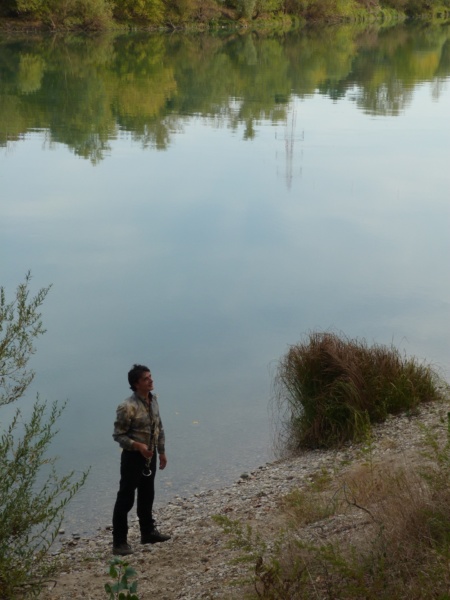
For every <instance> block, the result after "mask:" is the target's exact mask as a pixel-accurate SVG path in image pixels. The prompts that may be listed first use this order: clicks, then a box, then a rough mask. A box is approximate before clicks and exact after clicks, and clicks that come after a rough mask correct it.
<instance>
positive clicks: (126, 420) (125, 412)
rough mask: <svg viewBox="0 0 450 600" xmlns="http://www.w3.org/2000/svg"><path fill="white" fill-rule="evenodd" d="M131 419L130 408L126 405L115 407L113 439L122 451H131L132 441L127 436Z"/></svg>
mask: <svg viewBox="0 0 450 600" xmlns="http://www.w3.org/2000/svg"><path fill="white" fill-rule="evenodd" d="M131 419H132V415H131V407H130V406H128V404H127V403H123V404H121V405H120V406H118V407H117V413H116V420H115V421H114V433H113V438H114V440H115V441H116V442H117V443H118V444H119V445H120V447H121V448H123V449H124V450H133V440H132V439H131V438H130V437H129V436H128V432H129V431H130V426H131Z"/></svg>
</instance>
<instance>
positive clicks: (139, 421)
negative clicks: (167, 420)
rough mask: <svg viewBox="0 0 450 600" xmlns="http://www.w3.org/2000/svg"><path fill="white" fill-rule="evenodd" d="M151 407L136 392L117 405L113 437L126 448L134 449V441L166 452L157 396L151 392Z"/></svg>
mask: <svg viewBox="0 0 450 600" xmlns="http://www.w3.org/2000/svg"><path fill="white" fill-rule="evenodd" d="M151 398H152V401H151V402H150V407H147V404H146V402H145V401H144V400H143V399H142V398H140V397H139V396H138V395H137V394H136V393H133V395H132V396H130V397H129V398H127V399H126V400H124V401H123V402H122V404H120V405H119V406H118V407H117V415H116V420H115V422H114V433H113V438H114V440H115V441H116V442H118V443H119V445H120V447H121V448H123V449H124V450H133V442H142V443H144V444H146V445H147V446H148V447H149V448H151V449H153V450H154V449H155V448H156V449H157V450H158V453H159V454H164V444H165V435H164V427H163V424H162V421H161V417H160V415H159V406H158V401H157V399H156V396H155V395H153V394H151Z"/></svg>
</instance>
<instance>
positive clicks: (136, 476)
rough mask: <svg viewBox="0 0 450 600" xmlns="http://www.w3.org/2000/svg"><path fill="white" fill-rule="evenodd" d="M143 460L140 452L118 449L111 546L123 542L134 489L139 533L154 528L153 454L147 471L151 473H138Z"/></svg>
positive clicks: (143, 462)
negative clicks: (118, 479)
mask: <svg viewBox="0 0 450 600" xmlns="http://www.w3.org/2000/svg"><path fill="white" fill-rule="evenodd" d="M145 463H146V460H145V458H144V457H143V456H142V454H140V452H132V451H129V450H122V457H121V459H120V486H119V491H118V492H117V498H116V503H115V505H114V512H113V523H112V524H113V539H114V543H116V544H121V543H123V542H126V541H127V534H128V513H129V512H130V510H131V509H132V508H133V504H134V495H135V492H136V490H137V516H138V519H139V527H140V530H141V534H144V535H145V534H146V533H149V532H150V531H151V530H152V529H153V528H154V526H155V522H154V520H153V513H152V511H153V500H154V499H155V473H156V452H155V453H154V454H153V457H152V460H151V464H150V469H151V471H152V474H151V475H150V476H149V477H145V476H144V475H143V474H142V471H143V469H144V466H145Z"/></svg>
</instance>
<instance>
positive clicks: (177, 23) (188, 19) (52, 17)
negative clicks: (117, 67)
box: [0, 0, 450, 31]
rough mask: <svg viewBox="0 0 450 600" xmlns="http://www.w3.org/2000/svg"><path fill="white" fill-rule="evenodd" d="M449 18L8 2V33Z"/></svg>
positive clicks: (4, 14) (336, 7)
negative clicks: (9, 30)
mask: <svg viewBox="0 0 450 600" xmlns="http://www.w3.org/2000/svg"><path fill="white" fill-rule="evenodd" d="M419 17H420V18H427V19H447V18H449V17H450V0H3V1H2V3H1V7H0V18H1V25H2V27H3V29H5V28H6V29H15V28H27V27H28V28H31V29H35V28H42V27H45V28H48V29H53V30H61V29H62V30H64V29H67V30H74V29H83V30H92V31H94V30H107V29H114V28H131V29H149V30H175V29H183V30H186V29H188V30H189V29H191V30H199V29H200V30H201V29H222V28H230V27H234V28H236V27H238V28H244V29H247V28H258V27H259V28H263V27H269V28H273V27H278V28H283V29H290V28H292V27H298V26H300V25H304V24H306V23H342V22H355V21H391V20H393V21H397V20H404V19H410V18H419Z"/></svg>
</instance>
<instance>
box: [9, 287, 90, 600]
mask: <svg viewBox="0 0 450 600" xmlns="http://www.w3.org/2000/svg"><path fill="white" fill-rule="evenodd" d="M47 292H48V288H45V289H41V290H39V291H38V293H37V294H36V295H35V296H34V297H30V293H29V276H28V277H27V278H26V281H25V282H24V283H23V284H21V285H19V286H18V288H17V290H16V295H15V298H14V299H13V300H11V301H7V299H6V293H5V290H4V289H3V287H1V288H0V409H1V410H2V413H1V417H2V418H1V424H0V598H2V600H9V599H12V598H14V599H17V598H22V597H23V596H27V595H28V594H30V595H33V594H34V593H35V592H37V591H38V590H39V588H40V587H41V585H42V583H43V581H44V580H45V578H46V577H47V576H48V575H49V573H50V572H51V570H52V563H51V561H50V560H44V559H46V558H48V551H49V549H50V546H51V544H52V542H53V540H54V539H55V537H56V535H57V532H58V530H59V527H60V524H61V520H62V516H63V512H64V507H65V506H66V504H67V503H68V502H69V500H70V499H71V498H72V496H73V495H74V494H75V493H76V492H77V490H78V489H79V487H80V486H81V485H82V484H83V482H84V480H85V477H86V475H85V474H84V475H82V476H81V478H80V479H79V480H78V481H75V480H74V476H73V473H69V474H68V475H65V476H59V475H58V474H57V473H56V471H55V466H54V462H55V461H54V459H52V458H51V457H49V456H48V454H47V451H48V449H49V445H50V443H51V441H52V439H53V438H54V436H55V433H56V429H55V426H56V423H57V421H58V418H59V416H60V414H61V411H62V410H63V406H58V405H57V404H56V403H53V404H52V406H51V407H49V409H48V410H47V406H46V403H45V402H42V401H40V400H39V399H37V400H36V402H35V403H34V405H33V407H32V409H31V414H30V415H29V416H28V417H25V416H24V414H23V413H22V411H21V410H19V409H17V410H15V411H14V412H12V413H11V411H8V410H6V408H5V407H7V405H12V404H14V403H16V402H18V401H19V400H21V399H22V397H23V395H24V394H25V392H26V390H27V388H28V387H29V385H30V383H31V382H32V380H33V377H34V373H33V371H32V370H31V369H29V368H28V362H29V359H30V357H31V355H32V354H33V352H34V341H35V339H36V338H37V337H39V336H40V335H42V333H44V329H43V327H42V322H41V315H40V312H39V307H40V306H41V304H42V302H43V301H44V299H45V296H46V295H47ZM5 412H6V417H8V416H9V424H8V418H6V419H5ZM24 412H25V411H24Z"/></svg>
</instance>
